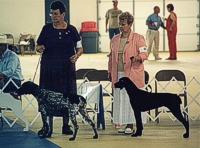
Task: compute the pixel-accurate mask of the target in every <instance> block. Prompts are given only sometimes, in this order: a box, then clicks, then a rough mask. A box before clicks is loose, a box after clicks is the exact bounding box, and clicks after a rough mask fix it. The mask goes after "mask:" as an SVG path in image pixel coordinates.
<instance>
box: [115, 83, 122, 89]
mask: <svg viewBox="0 0 200 148" xmlns="http://www.w3.org/2000/svg"><path fill="white" fill-rule="evenodd" d="M114 86H115V88H120V89H122V88H123V86H122V85H121V83H120V82H116V83H115V84H114Z"/></svg>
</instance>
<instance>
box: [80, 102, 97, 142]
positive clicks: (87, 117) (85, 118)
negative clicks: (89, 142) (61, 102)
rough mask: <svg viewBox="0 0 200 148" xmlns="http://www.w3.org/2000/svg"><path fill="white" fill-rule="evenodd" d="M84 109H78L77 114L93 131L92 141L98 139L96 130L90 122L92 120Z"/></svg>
mask: <svg viewBox="0 0 200 148" xmlns="http://www.w3.org/2000/svg"><path fill="white" fill-rule="evenodd" d="M85 107H86V105H85V106H84V107H79V112H80V114H81V115H82V117H83V119H84V120H85V121H86V122H88V124H90V126H91V127H92V129H93V131H94V136H93V139H98V133H97V130H96V128H95V124H94V123H93V122H92V120H91V119H90V117H89V116H88V114H87V112H86V110H85Z"/></svg>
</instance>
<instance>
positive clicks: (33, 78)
mask: <svg viewBox="0 0 200 148" xmlns="http://www.w3.org/2000/svg"><path fill="white" fill-rule="evenodd" d="M41 57H42V54H40V57H39V60H38V63H37V67H36V70H35V74H34V76H33V82H34V80H35V76H36V73H37V70H38V66H39V63H40V60H41Z"/></svg>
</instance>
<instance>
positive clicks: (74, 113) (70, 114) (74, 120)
mask: <svg viewBox="0 0 200 148" xmlns="http://www.w3.org/2000/svg"><path fill="white" fill-rule="evenodd" d="M69 108H70V109H72V110H70V109H68V112H69V116H70V120H71V122H72V124H73V126H74V132H73V137H71V138H69V140H70V141H73V140H75V139H76V135H77V132H78V128H79V127H78V124H77V121H76V111H75V109H74V107H73V106H72V105H71V106H70V107H69Z"/></svg>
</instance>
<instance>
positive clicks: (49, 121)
mask: <svg viewBox="0 0 200 148" xmlns="http://www.w3.org/2000/svg"><path fill="white" fill-rule="evenodd" d="M47 122H48V125H49V126H48V127H49V130H48V133H47V134H46V137H47V138H50V137H51V135H52V133H53V116H48V119H47Z"/></svg>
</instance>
